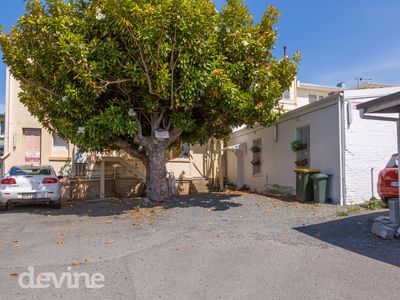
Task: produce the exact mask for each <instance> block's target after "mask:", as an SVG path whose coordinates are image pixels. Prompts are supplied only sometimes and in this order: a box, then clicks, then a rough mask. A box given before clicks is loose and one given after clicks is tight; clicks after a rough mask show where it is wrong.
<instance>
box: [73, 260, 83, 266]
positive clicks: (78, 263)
mask: <svg viewBox="0 0 400 300" xmlns="http://www.w3.org/2000/svg"><path fill="white" fill-rule="evenodd" d="M71 265H73V266H80V265H82V263H81V262H79V261H77V262H73V263H72V264H71Z"/></svg>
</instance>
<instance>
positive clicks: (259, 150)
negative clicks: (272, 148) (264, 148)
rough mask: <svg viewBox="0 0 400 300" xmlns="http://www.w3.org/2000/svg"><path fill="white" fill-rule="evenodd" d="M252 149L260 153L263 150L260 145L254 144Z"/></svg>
mask: <svg viewBox="0 0 400 300" xmlns="http://www.w3.org/2000/svg"><path fill="white" fill-rule="evenodd" d="M250 151H251V152H253V153H259V152H261V148H260V146H257V145H254V146H253V147H251V148H250Z"/></svg>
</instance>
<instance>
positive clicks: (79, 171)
mask: <svg viewBox="0 0 400 300" xmlns="http://www.w3.org/2000/svg"><path fill="white" fill-rule="evenodd" d="M75 176H76V177H85V176H86V164H85V163H75Z"/></svg>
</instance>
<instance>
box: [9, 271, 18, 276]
mask: <svg viewBox="0 0 400 300" xmlns="http://www.w3.org/2000/svg"><path fill="white" fill-rule="evenodd" d="M10 276H12V277H16V276H18V273H15V272H12V273H10Z"/></svg>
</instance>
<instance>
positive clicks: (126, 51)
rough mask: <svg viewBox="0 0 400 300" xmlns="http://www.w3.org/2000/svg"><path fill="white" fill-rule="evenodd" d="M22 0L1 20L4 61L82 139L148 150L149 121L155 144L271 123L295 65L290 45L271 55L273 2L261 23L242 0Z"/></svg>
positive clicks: (62, 131) (44, 116) (47, 116)
mask: <svg viewBox="0 0 400 300" xmlns="http://www.w3.org/2000/svg"><path fill="white" fill-rule="evenodd" d="M26 9H27V11H26V13H25V15H23V16H22V17H21V18H20V19H19V21H18V24H17V25H16V26H14V27H13V28H12V29H11V30H10V32H9V33H4V32H0V45H1V49H2V51H3V53H4V61H5V62H6V63H7V65H8V66H10V71H11V73H12V75H13V76H14V77H15V78H16V79H17V80H18V81H19V82H20V85H21V93H20V101H21V102H22V103H23V104H24V105H25V106H26V107H27V108H28V110H29V111H30V112H31V113H32V114H33V115H34V116H36V117H37V118H38V119H39V121H40V122H41V123H42V124H43V126H44V127H46V128H48V129H49V130H50V131H54V132H57V134H59V135H60V136H61V137H62V138H64V139H67V140H69V141H71V142H73V143H74V144H77V145H78V146H79V147H80V148H82V149H90V150H104V149H115V148H124V149H128V150H129V149H131V150H132V151H131V153H136V152H137V154H140V155H141V157H142V158H143V159H144V160H146V155H148V152H149V149H150V148H149V147H150V146H149V145H150V144H153V142H155V141H156V140H155V137H154V134H155V131H168V132H169V139H168V141H167V142H166V143H165V144H164V145H163V147H164V148H165V147H168V146H169V145H170V144H171V143H173V142H174V141H175V140H176V139H177V138H179V137H180V138H181V139H182V140H184V141H188V142H191V143H197V142H200V143H203V142H205V141H207V140H208V139H209V138H210V137H211V136H214V137H217V138H223V137H226V136H227V135H228V134H229V133H230V132H231V129H232V127H235V126H239V125H242V124H247V125H250V126H251V125H253V124H254V123H255V122H259V123H260V124H262V125H270V124H273V123H274V122H276V120H277V119H278V118H279V116H280V113H281V112H282V108H281V106H280V104H279V100H280V99H281V95H282V93H283V91H284V90H286V89H288V88H289V86H290V84H291V83H292V81H293V80H294V78H295V76H296V73H297V61H298V57H297V56H295V57H293V58H288V57H284V58H281V59H277V58H276V57H274V56H273V55H272V49H273V46H274V44H275V42H276V38H277V31H276V29H275V26H276V23H277V22H278V17H279V11H278V10H277V9H275V8H274V7H272V6H270V7H269V8H268V9H267V10H266V12H265V13H264V15H263V17H262V19H261V21H260V22H259V23H256V22H255V21H254V20H253V18H252V16H251V14H250V13H249V11H248V9H247V7H246V6H245V5H244V4H243V2H242V1H241V0H227V4H226V5H225V6H224V7H223V8H222V10H221V11H217V9H216V6H215V4H214V3H213V1H210V0H75V1H73V0H69V1H67V2H65V1H63V0H46V1H45V2H44V3H43V1H41V0H26ZM138 145H139V148H138ZM133 149H136V150H135V151H136V152H135V151H134V150H133ZM137 149H139V150H140V149H141V151H139V152H140V153H139V152H138V151H137ZM164 150H165V149H164ZM146 153H147V154H146Z"/></svg>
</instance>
